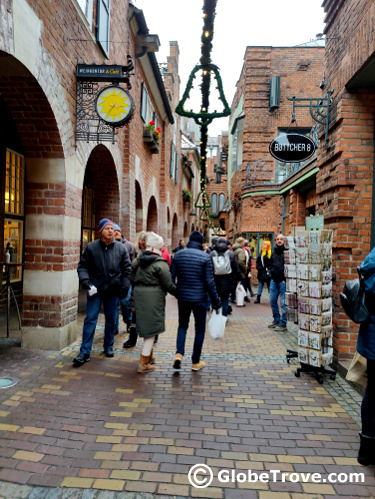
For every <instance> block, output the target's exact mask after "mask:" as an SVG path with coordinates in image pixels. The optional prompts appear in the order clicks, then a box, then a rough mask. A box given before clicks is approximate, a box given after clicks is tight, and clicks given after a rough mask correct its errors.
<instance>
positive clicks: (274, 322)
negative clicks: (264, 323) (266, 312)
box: [268, 321, 279, 329]
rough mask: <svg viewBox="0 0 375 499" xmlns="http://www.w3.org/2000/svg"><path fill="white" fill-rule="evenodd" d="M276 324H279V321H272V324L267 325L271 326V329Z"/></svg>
mask: <svg viewBox="0 0 375 499" xmlns="http://www.w3.org/2000/svg"><path fill="white" fill-rule="evenodd" d="M278 325H279V323H278V322H277V321H273V322H272V324H270V325H269V326H268V327H269V328H271V329H274V328H275V327H277V326H278Z"/></svg>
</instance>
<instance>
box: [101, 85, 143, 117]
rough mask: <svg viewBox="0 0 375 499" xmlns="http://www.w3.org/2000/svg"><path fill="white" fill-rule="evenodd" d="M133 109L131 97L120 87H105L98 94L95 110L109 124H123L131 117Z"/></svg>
mask: <svg viewBox="0 0 375 499" xmlns="http://www.w3.org/2000/svg"><path fill="white" fill-rule="evenodd" d="M133 110H134V103H133V99H132V97H131V96H130V95H129V94H128V93H127V92H126V91H125V90H124V89H123V88H121V87H118V86H111V87H106V88H104V89H103V90H102V91H101V92H100V93H99V94H98V97H97V100H96V112H97V113H98V115H99V117H100V118H101V119H102V120H104V121H105V122H106V123H107V124H109V125H113V126H119V125H123V124H124V123H125V122H127V121H129V120H130V118H131V117H132V114H133Z"/></svg>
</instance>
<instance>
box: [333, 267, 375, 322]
mask: <svg viewBox="0 0 375 499" xmlns="http://www.w3.org/2000/svg"><path fill="white" fill-rule="evenodd" d="M357 272H358V275H359V278H358V279H353V280H351V281H347V282H346V283H345V286H344V289H343V290H342V293H340V301H341V305H342V308H343V309H344V312H345V313H346V315H347V316H348V317H349V319H351V320H352V321H353V322H356V323H357V324H362V323H363V322H366V321H367V320H369V318H370V313H369V311H368V310H367V307H366V303H365V283H364V277H363V275H362V274H361V272H360V269H359V267H357Z"/></svg>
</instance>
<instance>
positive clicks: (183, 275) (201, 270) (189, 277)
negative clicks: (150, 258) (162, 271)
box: [171, 241, 219, 305]
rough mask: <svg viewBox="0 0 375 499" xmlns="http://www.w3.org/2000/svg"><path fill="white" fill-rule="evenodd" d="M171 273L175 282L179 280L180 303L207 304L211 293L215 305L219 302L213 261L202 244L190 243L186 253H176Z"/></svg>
mask: <svg viewBox="0 0 375 499" xmlns="http://www.w3.org/2000/svg"><path fill="white" fill-rule="evenodd" d="M171 273H172V279H173V282H175V281H176V280H177V289H178V299H179V301H180V300H181V301H189V302H192V303H206V302H207V293H209V295H210V298H211V301H212V303H213V304H214V305H215V304H217V303H218V302H219V296H218V294H217V291H216V286H215V281H214V270H213V265H212V260H211V257H210V256H209V255H208V254H207V253H205V252H204V251H203V246H202V244H201V243H199V242H196V241H189V243H188V245H187V248H186V249H185V250H184V251H179V252H178V253H176V255H175V256H174V258H173V260H172V265H171Z"/></svg>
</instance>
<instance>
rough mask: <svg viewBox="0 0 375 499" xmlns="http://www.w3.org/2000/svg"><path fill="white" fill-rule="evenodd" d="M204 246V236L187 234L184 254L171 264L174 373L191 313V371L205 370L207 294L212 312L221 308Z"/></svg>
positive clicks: (178, 364)
mask: <svg viewBox="0 0 375 499" xmlns="http://www.w3.org/2000/svg"><path fill="white" fill-rule="evenodd" d="M203 243H204V237H203V234H201V233H200V232H199V231H198V230H194V231H193V232H192V233H191V234H190V238H189V242H188V244H187V248H186V250H184V251H179V252H178V253H176V255H175V256H174V258H173V260H172V265H171V273H172V279H173V281H174V282H175V280H176V279H177V290H178V330H177V347H176V355H175V359H174V363H173V367H174V369H181V363H182V360H183V357H184V355H185V341H186V334H187V330H188V327H189V320H190V315H191V313H193V315H194V320H195V339H194V346H193V354H192V357H191V361H192V366H191V369H192V370H193V371H199V370H200V369H202V368H203V367H204V366H205V363H204V362H203V361H202V360H200V357H201V353H202V348H203V342H204V336H205V334H206V315H207V302H208V296H207V292H208V293H209V295H210V299H211V302H212V304H213V305H212V307H213V309H215V310H218V309H219V308H220V307H221V301H220V298H219V295H218V294H217V291H216V286H215V281H214V272H213V265H212V259H211V257H210V255H208V254H207V253H205V252H204V251H203Z"/></svg>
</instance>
